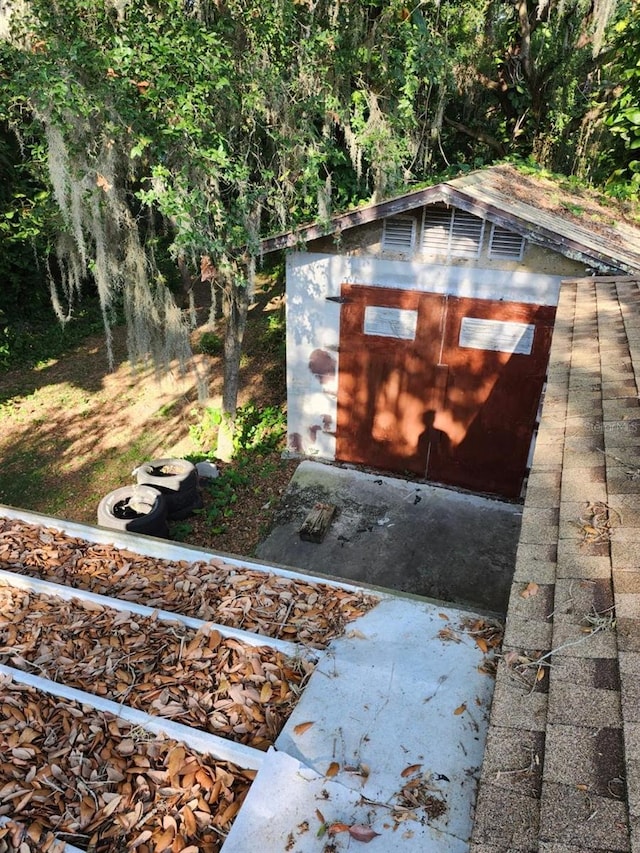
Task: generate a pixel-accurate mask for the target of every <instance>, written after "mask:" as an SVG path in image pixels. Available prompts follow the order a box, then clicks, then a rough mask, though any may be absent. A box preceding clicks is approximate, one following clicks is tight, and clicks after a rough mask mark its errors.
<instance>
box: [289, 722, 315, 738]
mask: <svg viewBox="0 0 640 853" xmlns="http://www.w3.org/2000/svg"><path fill="white" fill-rule="evenodd" d="M313 723H314V721H313V720H310V721H309V722H307V723H298V725H297V726H294V727H293V733H294V734H296V735H303V734H304V733H305V732H306V731H307V729H310V728H311V726H312V725H313Z"/></svg>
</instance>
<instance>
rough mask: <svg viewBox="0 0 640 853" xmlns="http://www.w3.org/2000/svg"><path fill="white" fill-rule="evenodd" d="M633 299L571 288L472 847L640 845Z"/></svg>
mask: <svg viewBox="0 0 640 853" xmlns="http://www.w3.org/2000/svg"><path fill="white" fill-rule="evenodd" d="M639 309H640V279H636V280H635V281H630V280H629V279H621V280H618V281H616V280H611V279H603V280H600V281H599V280H597V279H582V280H578V281H574V282H566V283H565V284H564V285H563V288H562V290H561V295H560V303H559V307H558V314H557V319H556V326H555V331H554V337H553V343H552V350H551V358H550V363H549V382H548V389H547V393H546V398H545V402H544V406H543V410H542V419H541V424H540V431H539V435H538V440H537V443H536V449H535V455H534V459H533V466H532V471H531V476H530V480H529V486H528V490H527V497H526V503H525V507H524V513H523V525H522V532H521V538H520V543H519V548H518V557H517V563H516V568H515V575H514V582H513V587H512V592H511V599H510V604H509V611H508V618H507V627H506V631H505V639H504V646H503V659H502V661H501V663H500V665H499V667H498V673H497V680H496V689H495V693H494V699H493V704H492V710H491V721H490V729H489V734H488V740H487V748H486V752H485V758H484V764H483V770H482V776H481V784H480V788H479V794H478V798H477V804H476V820H475V826H474V831H473V840H472V845H471V853H489V851H491V853H500V851H502V853H507V851H508V853H513V851H525V850H526V851H545V853H551V851H553V853H578V851H588V850H600V851H604V850H607V851H616V853H621V851H640V824H639V818H640V737H639V736H638V735H639V734H640V725H639V724H640V688H639V686H638V685H640V401H639V397H638V388H639V387H640V311H639Z"/></svg>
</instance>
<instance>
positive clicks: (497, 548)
mask: <svg viewBox="0 0 640 853" xmlns="http://www.w3.org/2000/svg"><path fill="white" fill-rule="evenodd" d="M316 502H329V503H332V504H335V505H336V506H337V507H338V512H337V514H336V517H335V519H334V521H333V523H332V525H331V528H330V529H329V531H328V533H327V535H326V537H325V539H324V541H323V542H322V543H319V544H317V543H312V542H305V541H302V540H301V539H300V536H299V534H298V531H299V528H300V525H301V524H302V522H303V521H304V519H305V517H306V515H307V513H308V512H309V510H310V509H311V508H312V507H313V506H314V504H315V503H316ZM521 519H522V509H521V507H520V506H518V505H516V504H510V503H504V502H502V501H498V500H492V499H489V498H483V497H478V496H476V495H469V494H463V493H460V492H456V491H453V490H451V489H445V488H440V487H437V486H431V485H428V484H426V483H420V482H413V481H406V480H399V479H394V478H391V477H383V476H378V475H375V474H368V473H364V472H361V471H356V470H354V469H350V468H340V467H337V466H333V465H326V464H322V463H319V462H315V461H310V460H305V461H303V462H301V463H300V465H299V466H298V468H297V469H296V472H295V474H294V476H293V478H292V479H291V482H290V484H289V487H288V488H287V491H286V493H285V495H284V497H283V500H282V503H281V506H280V509H279V512H278V514H277V517H276V524H275V526H274V528H273V530H272V531H271V533H270V534H269V535H268V536H267V538H266V539H265V540H264V541H263V542H262V543H261V544H260V545H259V546H258V549H257V551H256V554H257V556H258V558H259V559H262V560H269V561H271V562H274V563H278V564H279V565H288V566H293V567H296V568H299V569H303V570H304V571H306V572H308V571H311V572H315V573H318V574H327V575H334V576H336V575H337V576H339V577H342V578H345V579H348V580H352V581H359V582H362V583H366V584H369V585H374V586H380V587H386V588H389V589H394V590H399V591H402V592H406V593H412V594H416V595H421V596H426V597H428V598H433V599H437V600H440V601H448V602H453V603H455V604H458V605H461V606H467V607H471V608H474V609H478V608H479V609H482V610H484V611H491V612H495V613H505V612H506V609H507V604H508V598H509V590H510V587H511V579H512V577H513V571H514V566H515V561H516V550H517V545H518V537H519V533H520V525H521Z"/></svg>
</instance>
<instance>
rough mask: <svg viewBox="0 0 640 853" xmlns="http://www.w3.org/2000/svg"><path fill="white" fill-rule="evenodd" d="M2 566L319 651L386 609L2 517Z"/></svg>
mask: <svg viewBox="0 0 640 853" xmlns="http://www.w3.org/2000/svg"><path fill="white" fill-rule="evenodd" d="M0 568H3V569H7V570H9V571H16V572H20V573H22V574H27V575H32V576H34V577H40V578H46V579H48V580H52V581H54V582H56V583H61V584H65V585H67V586H73V587H76V588H78V589H88V590H91V591H92V592H97V593H100V594H102V595H109V596H112V597H116V598H121V599H124V600H126V601H135V602H139V603H141V604H146V605H148V606H150V607H158V608H163V609H166V610H171V611H173V612H175V613H181V614H184V615H188V616H194V617H196V618H198V619H202V620H204V621H205V622H209V621H211V622H218V623H220V624H223V625H230V626H233V627H235V628H243V629H245V630H248V631H254V632H255V633H258V634H263V635H264V636H267V637H276V638H282V639H285V640H292V641H297V642H300V643H304V644H306V645H309V646H313V647H316V648H324V647H325V646H326V645H327V644H328V642H329V641H330V640H331V639H332V638H333V637H336V636H339V635H340V634H342V633H343V632H344V627H345V625H346V624H347V623H348V622H350V621H352V620H353V619H356V618H357V617H358V616H361V615H362V614H363V613H365V612H366V611H367V610H369V609H371V608H372V607H374V606H375V605H376V604H377V603H378V599H377V598H376V597H374V596H368V595H363V594H359V593H354V592H350V591H348V590H344V589H340V588H336V587H332V586H328V585H326V584H322V583H312V582H305V581H302V580H297V579H291V578H285V577H281V576H279V575H276V574H268V573H265V572H262V571H258V570H256V569H251V568H249V567H247V566H242V567H237V566H233V565H231V564H229V563H225V562H224V560H223V559H222V558H212V559H211V560H209V561H208V562H205V561H199V562H195V563H190V562H187V561H170V560H159V559H156V558H153V557H145V556H142V555H140V554H134V553H132V552H129V551H126V550H123V549H119V548H116V547H114V546H113V545H99V544H93V543H90V542H87V541H85V540H83V539H79V538H77V537H72V536H68V535H67V534H65V533H62V532H60V531H58V530H55V529H53V528H44V527H39V526H37V525H32V524H27V523H26V522H22V521H16V520H14V519H8V518H3V519H0Z"/></svg>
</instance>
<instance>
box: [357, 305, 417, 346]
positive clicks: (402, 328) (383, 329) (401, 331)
mask: <svg viewBox="0 0 640 853" xmlns="http://www.w3.org/2000/svg"><path fill="white" fill-rule="evenodd" d="M417 325H418V312H417V311H410V310H408V309H406V308H383V307H382V306H381V305H368V306H367V307H366V308H365V309H364V333H365V335H380V336H381V337H383V338H402V339H403V340H407V341H413V340H415V337H416V327H417Z"/></svg>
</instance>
